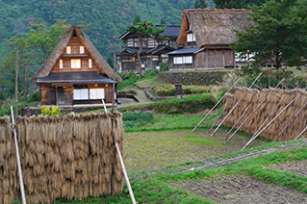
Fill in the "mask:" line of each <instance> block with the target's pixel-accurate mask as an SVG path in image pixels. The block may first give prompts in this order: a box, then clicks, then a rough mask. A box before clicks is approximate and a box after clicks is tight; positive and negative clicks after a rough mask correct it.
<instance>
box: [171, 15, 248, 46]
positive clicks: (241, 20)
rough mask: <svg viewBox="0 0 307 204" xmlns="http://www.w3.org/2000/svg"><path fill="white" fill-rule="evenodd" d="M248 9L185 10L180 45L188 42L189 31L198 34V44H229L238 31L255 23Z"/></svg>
mask: <svg viewBox="0 0 307 204" xmlns="http://www.w3.org/2000/svg"><path fill="white" fill-rule="evenodd" d="M250 13H251V11H250V10H247V9H187V10H184V11H183V15H182V25H181V33H180V35H179V37H178V39H177V43H178V45H180V46H182V45H184V44H185V42H186V38H187V36H186V35H187V32H188V31H192V32H193V33H194V34H195V36H196V43H197V46H199V47H201V46H206V45H229V44H232V43H233V42H235V40H236V38H237V34H236V32H240V31H244V30H246V29H247V28H249V27H250V26H252V25H253V23H252V20H251V19H250V17H249V15H250Z"/></svg>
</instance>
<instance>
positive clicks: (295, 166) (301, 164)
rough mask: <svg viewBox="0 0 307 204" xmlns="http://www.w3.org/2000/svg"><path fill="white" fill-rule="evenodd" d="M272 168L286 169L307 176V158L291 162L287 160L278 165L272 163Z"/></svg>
mask: <svg viewBox="0 0 307 204" xmlns="http://www.w3.org/2000/svg"><path fill="white" fill-rule="evenodd" d="M272 168H274V169H279V170H284V171H290V172H293V173H296V174H298V175H300V176H306V177H307V160H303V161H291V162H286V163H283V164H277V165H276V164H275V165H272Z"/></svg>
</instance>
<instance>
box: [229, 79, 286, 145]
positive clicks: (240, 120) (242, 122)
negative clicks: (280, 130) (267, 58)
mask: <svg viewBox="0 0 307 204" xmlns="http://www.w3.org/2000/svg"><path fill="white" fill-rule="evenodd" d="M284 80H285V78H282V79H281V80H280V81H279V82H278V84H277V85H276V86H275V88H278V87H279V86H280V85H281V83H282V82H283V81H284ZM264 103H265V101H263V102H262V103H259V104H258V105H257V106H256V109H258V108H259V107H260V106H261V105H262V104H264ZM248 108H249V106H247V107H246V109H245V110H244V111H243V114H242V116H241V117H240V119H239V120H238V122H237V123H236V124H235V125H234V126H233V127H232V128H231V129H230V130H229V131H228V132H227V133H226V141H225V143H227V142H228V141H230V140H231V139H232V138H233V136H234V135H235V134H236V133H237V132H238V131H239V130H240V129H241V127H242V126H243V125H244V124H245V122H247V121H248V119H249V115H248V116H247V118H245V119H244V120H243V117H245V116H246V114H247V113H248V112H247V110H248ZM242 120H243V121H242ZM240 123H241V124H240ZM239 124H240V125H239ZM264 124H265V123H264ZM237 125H239V127H238V128H237V129H236V130H235V131H234V132H233V133H232V134H231V135H230V136H229V137H227V135H229V134H230V133H231V132H232V130H233V129H234V128H235V127H236V126H237ZM260 127H261V126H260ZM257 131H259V129H257Z"/></svg>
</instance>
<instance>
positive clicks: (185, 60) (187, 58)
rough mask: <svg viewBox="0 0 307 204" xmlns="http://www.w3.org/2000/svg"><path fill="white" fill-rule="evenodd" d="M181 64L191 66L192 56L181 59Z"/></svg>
mask: <svg viewBox="0 0 307 204" xmlns="http://www.w3.org/2000/svg"><path fill="white" fill-rule="evenodd" d="M183 63H184V64H193V57H192V56H186V57H183Z"/></svg>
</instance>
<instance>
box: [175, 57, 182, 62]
mask: <svg viewBox="0 0 307 204" xmlns="http://www.w3.org/2000/svg"><path fill="white" fill-rule="evenodd" d="M174 64H183V59H182V57H174Z"/></svg>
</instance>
